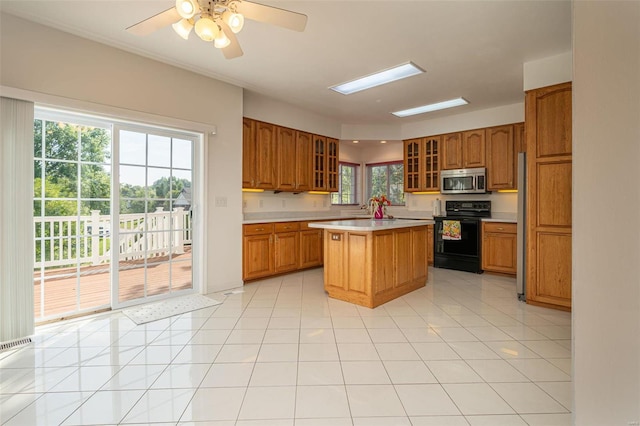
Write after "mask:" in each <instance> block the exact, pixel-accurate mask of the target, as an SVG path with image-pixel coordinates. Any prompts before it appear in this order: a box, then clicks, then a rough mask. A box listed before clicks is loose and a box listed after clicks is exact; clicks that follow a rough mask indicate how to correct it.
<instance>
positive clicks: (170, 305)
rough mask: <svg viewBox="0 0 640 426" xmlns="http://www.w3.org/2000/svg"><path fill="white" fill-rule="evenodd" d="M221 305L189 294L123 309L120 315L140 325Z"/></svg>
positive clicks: (199, 295)
mask: <svg viewBox="0 0 640 426" xmlns="http://www.w3.org/2000/svg"><path fill="white" fill-rule="evenodd" d="M221 303H222V302H218V301H217V300H215V299H211V298H210V297H207V296H203V295H201V294H191V295H189V296H181V297H174V298H171V299H167V300H162V301H160V302H154V303H148V304H146V305H141V306H136V307H134V308H129V309H125V310H123V311H122V313H123V314H125V315H126V316H127V317H128V318H129V319H130V320H131V321H133V322H135V323H136V324H138V325H140V324H146V323H148V322H152V321H157V320H160V319H164V318H169V317H172V316H174V315H180V314H184V313H185V312H191V311H197V310H198V309H203V308H208V307H210V306H215V305H219V304H221Z"/></svg>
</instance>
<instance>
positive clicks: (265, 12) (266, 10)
mask: <svg viewBox="0 0 640 426" xmlns="http://www.w3.org/2000/svg"><path fill="white" fill-rule="evenodd" d="M236 8H237V11H238V13H241V14H243V15H244V17H245V18H247V19H252V20H254V21H260V22H266V23H268V24H273V25H277V26H279V27H283V28H287V29H290V30H294V31H304V28H305V26H306V25H307V15H303V14H302V13H297V12H292V11H290V10H285V9H279V8H277V7H273V6H265V5H263V4H259V3H254V2H251V1H247V0H242V1H239V2H238V3H237V6H236Z"/></svg>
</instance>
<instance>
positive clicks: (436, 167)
mask: <svg viewBox="0 0 640 426" xmlns="http://www.w3.org/2000/svg"><path fill="white" fill-rule="evenodd" d="M440 145H441V137H440V136H429V137H426V138H417V139H408V140H406V141H404V190H405V192H423V191H438V190H439V189H440V164H439V157H440V151H439V150H440Z"/></svg>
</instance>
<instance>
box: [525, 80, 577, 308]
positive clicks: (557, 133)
mask: <svg viewBox="0 0 640 426" xmlns="http://www.w3.org/2000/svg"><path fill="white" fill-rule="evenodd" d="M525 136H526V149H527V151H526V152H527V223H526V229H527V242H526V256H527V271H526V272H527V294H526V298H527V303H531V304H537V305H544V306H549V307H556V308H560V309H567V310H568V309H570V308H571V251H572V250H571V235H572V231H571V227H572V223H571V186H572V184H571V164H572V151H571V144H572V138H571V83H563V84H558V85H554V86H549V87H543V88H540V89H534V90H530V91H527V92H526V96H525Z"/></svg>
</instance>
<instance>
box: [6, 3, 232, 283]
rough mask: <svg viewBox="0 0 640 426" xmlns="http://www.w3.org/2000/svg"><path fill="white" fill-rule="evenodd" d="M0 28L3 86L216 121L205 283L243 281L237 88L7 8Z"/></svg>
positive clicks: (200, 124) (162, 118) (126, 112)
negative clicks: (221, 202) (222, 201)
mask: <svg viewBox="0 0 640 426" xmlns="http://www.w3.org/2000/svg"><path fill="white" fill-rule="evenodd" d="M0 31H1V33H0V34H1V37H0V38H1V45H0V49H1V51H2V61H1V64H0V67H1V68H0V78H1V80H0V84H1V85H2V87H3V89H5V90H14V89H15V90H19V89H22V90H23V91H25V92H24V93H33V94H34V96H35V97H41V96H42V95H47V96H51V98H52V99H58V100H61V101H60V103H61V105H58V106H70V105H73V106H76V105H83V106H85V107H87V108H89V110H88V111H87V112H93V113H101V112H102V113H103V112H104V111H109V112H110V113H111V114H114V115H118V116H119V117H120V118H127V117H140V116H144V117H146V118H147V119H148V121H149V122H151V123H154V124H162V123H167V124H166V125H169V124H170V123H173V122H175V121H181V122H187V121H188V122H190V123H193V122H196V123H195V124H194V126H195V127H197V128H198V129H197V130H203V129H207V128H211V127H212V126H214V125H215V126H217V134H216V135H215V136H214V137H212V138H209V140H208V142H207V143H208V146H207V147H206V148H207V150H206V151H205V152H206V153H207V157H206V159H205V161H204V165H205V168H206V171H207V173H208V175H207V176H208V181H207V182H206V193H205V194H204V195H205V197H204V200H203V201H204V202H205V203H206V212H207V216H206V217H205V218H204V221H203V222H205V223H206V229H207V233H206V237H205V238H206V240H207V243H208V244H207V247H208V251H207V253H206V258H205V259H204V262H205V264H206V266H207V267H208V275H207V276H206V277H205V283H206V289H207V290H208V291H214V290H219V289H225V288H230V287H233V286H237V285H241V283H242V281H241V277H242V256H241V253H242V245H241V244H242V197H241V191H240V188H241V169H242V166H241V165H242V90H241V89H240V88H238V87H236V86H232V85H229V84H226V83H222V82H219V81H217V80H213V79H210V78H207V77H204V76H201V75H198V74H194V73H191V72H188V71H185V70H181V69H179V68H176V67H173V66H169V65H165V64H161V63H159V62H155V61H152V60H150V59H146V58H143V57H140V56H136V55H133V54H130V53H126V52H124V51H121V50H118V49H115V48H111V47H108V46H105V45H102V44H99V43H96V42H93V41H89V40H86V39H82V38H79V37H76V36H73V35H70V34H67V33H63V32H60V31H57V30H54V29H51V28H47V27H44V26H40V25H37V24H34V23H31V22H28V21H24V20H21V19H18V18H15V17H13V16H9V15H2V16H1V25H0ZM167 82H172V84H167ZM176 82H179V84H175V83H176ZM15 90H14V91H15ZM28 96H29V95H28ZM92 108H93V110H91V109H92ZM190 130H194V129H190ZM216 197H226V199H227V207H224V208H222V207H215V206H214V203H213V201H214V200H215V198H216ZM27 213H29V212H25V214H27Z"/></svg>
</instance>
